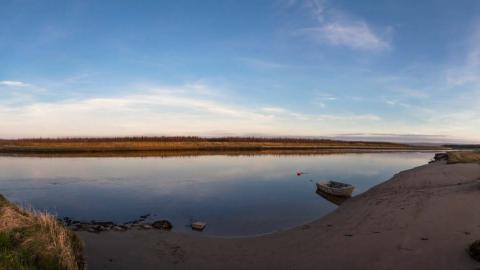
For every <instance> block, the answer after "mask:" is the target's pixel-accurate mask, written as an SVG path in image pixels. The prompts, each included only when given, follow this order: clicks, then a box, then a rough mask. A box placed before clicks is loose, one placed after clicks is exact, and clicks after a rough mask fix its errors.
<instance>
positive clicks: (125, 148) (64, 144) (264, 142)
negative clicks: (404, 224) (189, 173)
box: [0, 137, 416, 154]
mask: <svg viewBox="0 0 480 270" xmlns="http://www.w3.org/2000/svg"><path fill="white" fill-rule="evenodd" d="M309 149H327V150H328V149H380V150H404V149H416V147H414V146H411V145H405V144H398V143H385V142H360V141H334V140H325V139H303V138H299V139H295V138H250V137H245V138H243V137H225V138H201V137H122V138H62V139H20V140H0V153H47V154H48V153H50V154H56V153H64V154H68V153H70V154H71V153H112V152H113V153H114V152H139V151H143V152H147V151H235V150H241V151H244V150H251V151H259V150H262V151H264V150H309Z"/></svg>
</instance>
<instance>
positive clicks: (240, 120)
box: [0, 84, 380, 136]
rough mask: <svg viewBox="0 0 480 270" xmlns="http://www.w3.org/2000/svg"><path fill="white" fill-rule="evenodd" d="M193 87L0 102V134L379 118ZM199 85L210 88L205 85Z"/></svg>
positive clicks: (298, 127) (307, 127)
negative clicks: (251, 101)
mask: <svg viewBox="0 0 480 270" xmlns="http://www.w3.org/2000/svg"><path fill="white" fill-rule="evenodd" d="M193 85H195V84H193ZM197 86H198V85H197ZM194 88H195V87H193V88H192V84H186V85H185V86H182V87H178V88H175V87H174V88H169V87H160V88H155V89H151V88H150V89H148V90H142V91H140V92H137V93H136V94H126V95H122V96H114V97H95V98H84V99H65V100H60V101H57V102H42V101H31V102H30V103H28V104H14V105H11V104H9V103H0V119H2V121H1V122H0V130H2V134H0V135H1V136H80V135H92V134H95V135H132V134H133V135H143V134H167V135H173V134H183V135H185V134H187V135H188V134H192V133H195V134H203V135H210V134H211V133H212V132H214V131H215V132H217V133H218V132H224V133H225V132H227V133H230V134H246V133H249V132H251V131H252V130H255V131H257V132H259V133H265V134H272V135H315V134H317V132H318V131H317V127H318V125H321V126H324V127H327V126H329V127H331V129H332V130H335V131H339V130H337V129H335V125H336V124H337V123H343V124H345V126H349V124H350V123H352V124H354V125H359V124H360V123H363V124H364V125H365V123H368V122H370V121H378V120H379V119H380V118H379V117H378V116H375V115H370V114H366V115H362V114H360V115H358V114H355V113H345V114H314V113H313V114H307V113H304V112H298V111H295V110H290V109H287V108H283V107H281V106H271V105H269V104H265V105H266V106H258V107H257V106H246V105H238V104H235V102H229V101H225V100H221V99H218V98H216V97H214V96H211V95H205V94H202V92H198V91H196V90H195V89H194ZM202 88H207V90H208V91H207V90H205V89H202V91H207V92H209V91H212V92H214V91H215V90H210V89H209V88H210V87H208V86H206V85H203V86H202ZM92 119H94V121H92ZM45 127H48V128H45ZM42 130H43V132H42ZM340 130H342V131H343V129H340Z"/></svg>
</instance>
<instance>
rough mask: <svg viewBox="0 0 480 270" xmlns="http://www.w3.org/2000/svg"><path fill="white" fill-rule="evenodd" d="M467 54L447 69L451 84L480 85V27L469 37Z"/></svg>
mask: <svg viewBox="0 0 480 270" xmlns="http://www.w3.org/2000/svg"><path fill="white" fill-rule="evenodd" d="M467 42H468V46H467V50H468V51H467V54H466V55H465V56H464V59H463V61H462V62H461V63H460V64H457V65H454V66H452V67H450V68H449V69H448V70H447V71H446V76H447V83H448V85H450V86H453V87H455V86H464V85H475V86H477V87H480V46H479V44H480V27H478V26H477V27H476V28H475V30H474V31H473V32H472V34H471V35H470V37H469V38H468V41H467Z"/></svg>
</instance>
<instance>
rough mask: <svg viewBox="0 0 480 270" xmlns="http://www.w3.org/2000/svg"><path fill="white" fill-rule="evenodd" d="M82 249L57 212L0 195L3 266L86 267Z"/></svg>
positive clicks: (29, 269)
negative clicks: (27, 206) (18, 203)
mask: <svg viewBox="0 0 480 270" xmlns="http://www.w3.org/2000/svg"><path fill="white" fill-rule="evenodd" d="M82 249H83V246H82V243H81V241H80V240H79V238H78V237H77V236H76V235H75V234H74V233H73V232H71V231H69V230H68V229H66V228H65V227H64V226H63V225H62V224H61V223H60V222H58V221H57V219H56V218H55V217H54V216H52V215H49V214H47V213H40V212H36V211H33V210H26V209H21V208H19V207H17V206H15V205H13V204H11V203H10V202H8V201H7V200H6V199H5V198H4V197H3V196H2V195H0V269H2V270H44V269H48V270H82V269H85V265H84V262H83V258H82Z"/></svg>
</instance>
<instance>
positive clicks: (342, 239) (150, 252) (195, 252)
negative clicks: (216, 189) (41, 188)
mask: <svg viewBox="0 0 480 270" xmlns="http://www.w3.org/2000/svg"><path fill="white" fill-rule="evenodd" d="M458 160H460V159H458ZM477 205H480V164H478V163H456V164H448V163H447V162H446V161H445V160H440V161H436V162H434V163H431V164H428V165H424V166H420V167H417V168H414V169H411V170H407V171H403V172H401V173H398V174H396V175H395V176H394V177H393V178H392V179H390V180H388V181H386V182H384V183H382V184H380V185H378V186H375V187H373V188H371V189H370V190H369V191H367V192H365V193H363V194H361V195H359V196H356V197H354V198H352V199H350V200H347V201H346V202H345V203H343V204H342V205H341V206H340V207H339V208H338V209H337V210H336V211H334V212H333V213H331V214H329V215H327V216H326V217H324V218H321V219H319V220H317V221H315V222H312V223H310V224H305V225H301V226H299V227H297V228H294V229H290V230H286V231H283V232H277V233H273V234H269V235H263V236H258V237H246V238H214V237H201V236H198V237H196V236H192V235H185V234H181V233H175V232H164V231H155V230H153V231H152V230H130V231H126V232H115V231H109V232H105V233H100V234H93V233H88V232H79V233H78V235H79V236H80V237H81V238H82V239H83V240H84V241H85V244H86V249H85V251H86V254H85V255H86V260H87V263H88V267H89V269H92V270H95V269H116V270H121V269H145V270H148V269H333V270H335V269H359V270H360V269H373V270H375V269H445V270H447V269H477V268H478V267H480V263H479V262H477V261H475V260H473V259H472V258H470V257H469V255H468V254H467V252H466V249H467V247H468V245H469V244H470V243H472V242H473V241H475V240H478V239H480V213H479V211H478V208H477V207H476V206H477Z"/></svg>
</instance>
